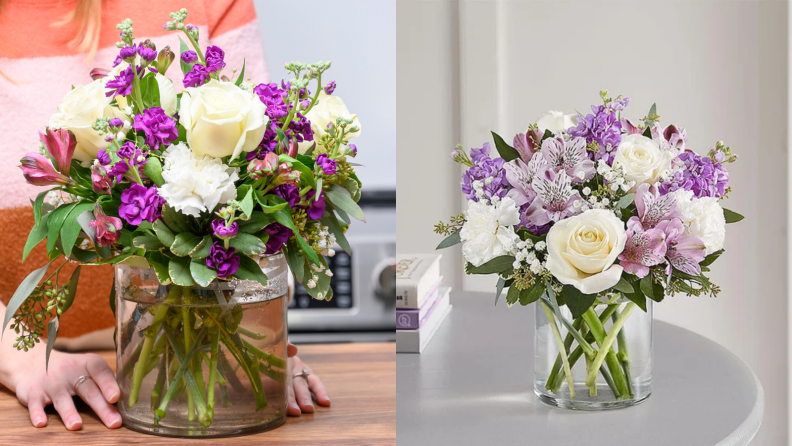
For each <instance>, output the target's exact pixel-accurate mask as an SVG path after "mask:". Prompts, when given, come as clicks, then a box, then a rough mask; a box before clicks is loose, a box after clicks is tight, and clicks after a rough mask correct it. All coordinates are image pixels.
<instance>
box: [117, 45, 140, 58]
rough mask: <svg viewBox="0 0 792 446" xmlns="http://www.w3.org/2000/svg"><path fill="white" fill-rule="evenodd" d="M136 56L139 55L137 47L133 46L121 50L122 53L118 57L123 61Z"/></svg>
mask: <svg viewBox="0 0 792 446" xmlns="http://www.w3.org/2000/svg"><path fill="white" fill-rule="evenodd" d="M136 54H137V45H132V46H125V47H123V48H121V51H120V52H119V54H118V56H119V57H120V58H121V59H131V58H133V57H135V55H136Z"/></svg>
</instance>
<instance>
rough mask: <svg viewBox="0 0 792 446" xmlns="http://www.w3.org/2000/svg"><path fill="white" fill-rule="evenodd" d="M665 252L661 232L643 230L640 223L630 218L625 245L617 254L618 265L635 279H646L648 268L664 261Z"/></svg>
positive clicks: (657, 230) (662, 233) (664, 243)
mask: <svg viewBox="0 0 792 446" xmlns="http://www.w3.org/2000/svg"><path fill="white" fill-rule="evenodd" d="M666 250H667V246H666V242H665V233H664V232H663V231H662V230H660V229H656V228H655V229H648V230H644V229H643V227H642V226H641V222H640V221H639V220H638V219H637V218H636V217H631V218H630V221H629V222H628V223H627V243H626V244H625V245H624V251H622V253H621V254H619V265H621V266H622V268H624V271H625V272H628V273H630V274H634V275H635V276H636V277H639V278H642V277H646V275H647V274H649V267H650V266H655V265H659V264H661V263H663V262H664V261H665V255H666Z"/></svg>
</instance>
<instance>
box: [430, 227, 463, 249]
mask: <svg viewBox="0 0 792 446" xmlns="http://www.w3.org/2000/svg"><path fill="white" fill-rule="evenodd" d="M461 242H462V239H461V238H460V237H459V231H457V232H454V233H453V234H451V235H449V236H448V237H446V238H444V239H443V241H442V242H440V244H439V245H437V248H435V249H444V248H448V247H450V246H454V245H456V244H458V243H461Z"/></svg>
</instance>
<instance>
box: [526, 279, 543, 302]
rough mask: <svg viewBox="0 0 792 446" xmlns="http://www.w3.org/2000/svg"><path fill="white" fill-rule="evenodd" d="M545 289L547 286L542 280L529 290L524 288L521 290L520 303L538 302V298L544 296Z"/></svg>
mask: <svg viewBox="0 0 792 446" xmlns="http://www.w3.org/2000/svg"><path fill="white" fill-rule="evenodd" d="M544 291H545V286H544V283H541V282H538V283H536V284H535V285H534V286H532V287H531V288H529V289H527V290H522V291H521V292H520V305H522V306H526V305H530V304H532V303H534V302H536V301H537V300H539V298H540V297H542V294H544Z"/></svg>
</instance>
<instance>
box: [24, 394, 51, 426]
mask: <svg viewBox="0 0 792 446" xmlns="http://www.w3.org/2000/svg"><path fill="white" fill-rule="evenodd" d="M27 407H28V411H30V422H31V423H33V426H36V427H44V426H46V425H47V413H46V412H44V395H43V394H41V393H37V394H35V395H31V397H30V398H29V399H28V403H27Z"/></svg>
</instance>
